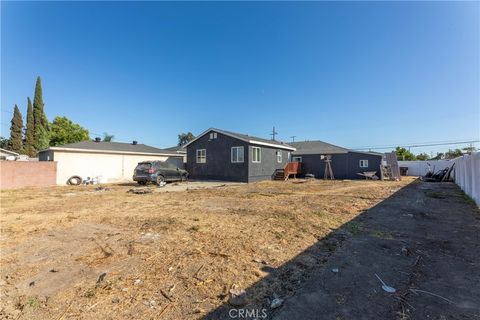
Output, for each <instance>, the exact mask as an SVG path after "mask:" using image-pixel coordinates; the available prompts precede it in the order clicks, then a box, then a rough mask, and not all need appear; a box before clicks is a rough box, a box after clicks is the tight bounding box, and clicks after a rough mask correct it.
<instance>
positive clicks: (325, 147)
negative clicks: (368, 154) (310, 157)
mask: <svg viewBox="0 0 480 320" xmlns="http://www.w3.org/2000/svg"><path fill="white" fill-rule="evenodd" d="M290 144H291V145H292V146H294V147H295V148H296V149H297V150H296V151H294V152H293V154H339V153H348V151H349V150H348V149H346V148H342V147H339V146H336V145H333V144H330V143H327V142H324V141H320V140H316V141H299V142H291V143H290Z"/></svg>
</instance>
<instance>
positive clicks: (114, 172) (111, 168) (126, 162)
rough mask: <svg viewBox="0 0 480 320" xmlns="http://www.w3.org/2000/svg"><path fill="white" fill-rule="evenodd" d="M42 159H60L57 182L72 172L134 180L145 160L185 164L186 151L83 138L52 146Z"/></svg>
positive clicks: (42, 153) (43, 154) (110, 178)
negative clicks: (134, 173) (137, 167)
mask: <svg viewBox="0 0 480 320" xmlns="http://www.w3.org/2000/svg"><path fill="white" fill-rule="evenodd" d="M38 158H39V161H55V162H57V184H58V185H64V184H66V183H67V180H68V179H69V178H70V177H72V176H80V177H81V178H82V179H85V178H87V177H91V178H92V177H101V178H102V179H103V180H104V181H107V182H120V181H131V180H132V176H133V170H134V169H135V167H136V166H137V164H138V163H139V162H142V161H153V160H160V161H167V162H172V163H175V164H176V165H177V166H179V167H180V168H182V167H183V155H182V154H178V153H177V152H174V151H169V150H163V149H158V148H155V147H151V146H147V145H144V144H139V143H137V142H136V141H133V142H132V143H121V142H104V141H99V140H98V139H97V140H95V141H82V142H77V143H71V144H65V145H62V146H57V147H50V148H48V149H45V150H42V151H40V152H39V153H38Z"/></svg>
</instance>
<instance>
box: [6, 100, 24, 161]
mask: <svg viewBox="0 0 480 320" xmlns="http://www.w3.org/2000/svg"><path fill="white" fill-rule="evenodd" d="M11 124H12V125H11V127H10V141H9V143H8V147H9V149H10V150H12V151H13V152H17V153H20V152H21V151H22V145H23V141H22V130H23V120H22V114H21V113H20V110H19V109H18V106H17V105H15V108H14V109H13V117H12V121H11Z"/></svg>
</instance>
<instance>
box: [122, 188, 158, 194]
mask: <svg viewBox="0 0 480 320" xmlns="http://www.w3.org/2000/svg"><path fill="white" fill-rule="evenodd" d="M127 192H128V193H135V194H147V193H152V192H153V190H152V189H149V188H135V189H130V190H128V191H127Z"/></svg>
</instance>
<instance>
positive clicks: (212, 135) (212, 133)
mask: <svg viewBox="0 0 480 320" xmlns="http://www.w3.org/2000/svg"><path fill="white" fill-rule="evenodd" d="M214 139H217V133H216V132H210V140H214Z"/></svg>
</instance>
